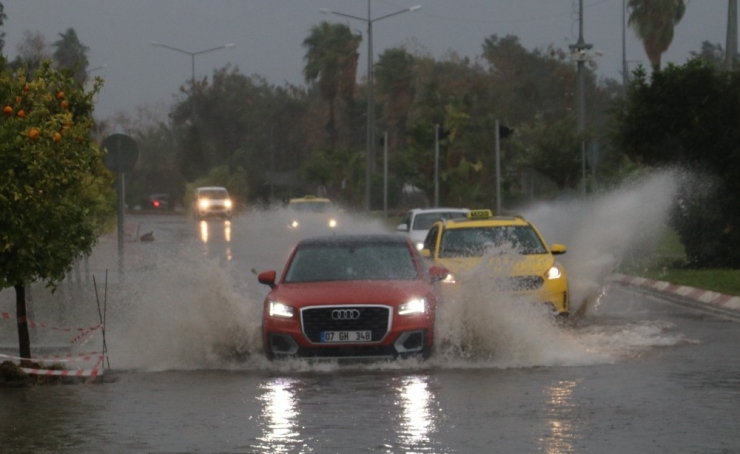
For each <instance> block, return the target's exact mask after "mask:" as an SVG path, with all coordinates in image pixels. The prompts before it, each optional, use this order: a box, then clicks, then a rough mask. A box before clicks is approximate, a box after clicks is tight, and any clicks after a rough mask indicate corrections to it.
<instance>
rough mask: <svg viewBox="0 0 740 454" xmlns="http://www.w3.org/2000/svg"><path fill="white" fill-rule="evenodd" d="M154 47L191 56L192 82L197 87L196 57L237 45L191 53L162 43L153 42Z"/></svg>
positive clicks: (231, 44) (232, 44) (226, 45)
mask: <svg viewBox="0 0 740 454" xmlns="http://www.w3.org/2000/svg"><path fill="white" fill-rule="evenodd" d="M152 46H154V47H164V48H166V49H170V50H174V51H175V52H180V53H183V54H187V55H190V70H191V74H192V76H191V78H190V80H191V81H192V82H193V85H195V56H196V55H200V54H205V53H206V52H213V51H216V50H221V49H229V48H232V47H234V46H236V44H234V43H229V44H224V45H223V46H218V47H214V48H212V49H206V50H200V51H198V52H190V51H187V50H183V49H178V48H177V47H174V46H168V45H167V44H162V43H158V42H154V41H152Z"/></svg>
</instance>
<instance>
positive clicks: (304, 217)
mask: <svg viewBox="0 0 740 454" xmlns="http://www.w3.org/2000/svg"><path fill="white" fill-rule="evenodd" d="M288 211H289V212H290V217H291V218H290V224H289V225H288V227H289V228H290V229H292V230H296V229H299V228H301V227H306V224H321V225H324V224H325V226H326V227H329V228H330V229H334V228H336V227H337V209H336V207H335V206H334V204H333V203H332V201H331V200H330V199H327V198H324V197H316V196H314V195H307V196H304V197H298V198H294V199H290V201H288Z"/></svg>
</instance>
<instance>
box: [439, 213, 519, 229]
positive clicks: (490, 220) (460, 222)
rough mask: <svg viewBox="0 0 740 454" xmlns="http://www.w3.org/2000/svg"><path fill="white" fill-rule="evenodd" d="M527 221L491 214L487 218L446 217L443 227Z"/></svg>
mask: <svg viewBox="0 0 740 454" xmlns="http://www.w3.org/2000/svg"><path fill="white" fill-rule="evenodd" d="M528 225H531V224H530V223H529V221H527V220H526V219H524V218H523V217H521V216H493V217H491V218H488V219H448V220H447V221H446V222H444V228H445V229H465V228H475V227H505V226H528Z"/></svg>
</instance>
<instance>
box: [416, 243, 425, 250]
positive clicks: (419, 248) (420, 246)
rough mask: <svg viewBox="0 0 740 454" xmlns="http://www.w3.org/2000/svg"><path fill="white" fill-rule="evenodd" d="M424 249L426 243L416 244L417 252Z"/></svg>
mask: <svg viewBox="0 0 740 454" xmlns="http://www.w3.org/2000/svg"><path fill="white" fill-rule="evenodd" d="M422 249H424V243H423V242H418V243H416V250H417V251H421V250H422Z"/></svg>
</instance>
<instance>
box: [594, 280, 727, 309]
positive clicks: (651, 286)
mask: <svg viewBox="0 0 740 454" xmlns="http://www.w3.org/2000/svg"><path fill="white" fill-rule="evenodd" d="M609 280H610V281H611V282H617V283H619V284H622V285H626V286H630V287H639V288H643V289H647V290H651V291H656V292H660V293H665V294H669V295H674V296H679V297H681V298H686V299H689V300H692V301H695V302H697V303H703V304H707V305H710V306H714V307H718V308H721V309H725V310H731V311H736V312H740V296H733V295H725V294H722V293H717V292H713V291H711V290H702V289H698V288H694V287H689V286H686V285H677V284H672V283H670V282H665V281H656V280H653V279H646V278H644V277H636V276H627V275H624V274H613V275H612V276H611V277H610V279H609Z"/></svg>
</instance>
